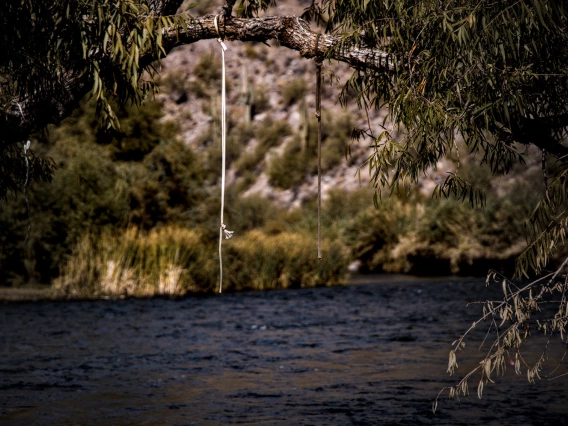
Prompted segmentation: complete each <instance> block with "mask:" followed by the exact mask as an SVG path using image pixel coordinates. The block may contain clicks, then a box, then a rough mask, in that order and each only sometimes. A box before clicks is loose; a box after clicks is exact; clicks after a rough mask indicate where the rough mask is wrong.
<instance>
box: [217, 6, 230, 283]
mask: <svg viewBox="0 0 568 426" xmlns="http://www.w3.org/2000/svg"><path fill="white" fill-rule="evenodd" d="M218 20H219V15H215V20H214V21H213V23H214V24H215V30H216V31H217V36H218V37H219V38H218V39H217V41H218V42H219V44H220V45H221V57H222V75H221V226H220V228H219V293H222V292H223V253H222V245H223V234H224V235H225V238H226V239H227V240H228V239H230V238H231V237H232V236H233V231H228V230H227V227H226V226H225V223H224V221H223V212H224V210H225V159H226V155H225V152H226V139H227V138H226V133H227V127H226V125H227V123H226V112H227V106H226V96H225V50H227V46H226V45H225V43H223V40H222V38H221V33H220V32H219V23H218Z"/></svg>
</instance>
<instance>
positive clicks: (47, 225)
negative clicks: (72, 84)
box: [0, 103, 208, 285]
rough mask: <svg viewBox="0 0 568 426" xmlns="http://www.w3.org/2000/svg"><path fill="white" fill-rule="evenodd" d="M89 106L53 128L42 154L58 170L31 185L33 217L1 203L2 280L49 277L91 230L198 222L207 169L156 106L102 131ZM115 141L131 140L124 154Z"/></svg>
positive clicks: (17, 201)
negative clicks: (115, 128) (50, 177)
mask: <svg viewBox="0 0 568 426" xmlns="http://www.w3.org/2000/svg"><path fill="white" fill-rule="evenodd" d="M94 108H95V107H94V105H93V104H92V103H85V104H83V105H82V106H81V108H80V109H79V110H78V111H77V113H76V114H75V115H74V116H73V117H71V118H69V119H68V120H66V121H65V122H64V123H63V124H62V125H61V126H59V127H58V128H55V129H53V130H52V132H51V134H50V139H51V141H50V142H49V144H51V148H50V149H49V150H48V151H47V152H46V153H44V154H43V155H45V156H49V157H51V158H52V159H53V160H52V161H53V162H54V164H56V165H57V167H58V169H57V170H56V172H55V173H54V176H53V181H52V183H51V184H49V185H48V184H37V183H36V184H35V185H33V186H31V187H30V188H29V191H28V195H29V199H30V212H31V218H30V219H28V216H27V210H26V205H25V201H24V200H23V198H22V197H18V198H14V199H11V200H9V201H8V202H6V203H3V204H0V229H1V230H2V232H0V241H1V251H0V266H1V267H0V270H1V271H2V272H0V279H2V281H3V282H5V283H8V284H11V285H19V284H22V283H23V282H26V281H29V280H32V281H39V282H42V283H47V282H50V280H51V279H52V278H54V277H56V276H57V275H58V274H59V272H60V267H61V265H62V264H63V263H64V261H65V258H66V256H67V255H69V253H70V251H71V249H72V248H73V246H74V245H75V244H76V242H77V241H78V240H79V239H81V238H82V237H83V236H84V235H85V234H86V233H89V232H91V231H92V232H96V230H97V229H101V228H104V227H109V226H110V227H111V228H113V229H119V228H121V227H124V226H126V224H127V223H129V222H130V223H133V224H137V225H138V226H139V227H142V228H152V227H154V226H156V225H157V224H160V223H164V222H176V223H181V224H184V225H191V224H194V223H195V222H196V220H197V219H196V216H195V210H196V208H197V206H198V205H200V204H201V203H202V202H203V200H204V199H205V198H206V197H207V194H208V193H207V189H206V188H205V187H204V184H203V182H204V179H205V172H204V170H203V166H202V165H201V163H200V161H199V160H198V158H197V157H196V156H195V154H194V153H193V152H192V151H191V150H190V149H189V148H188V147H187V146H185V145H184V144H182V143H180V142H178V141H176V140H175V139H174V138H173V134H174V133H173V131H172V129H171V128H170V126H168V125H164V124H162V122H161V120H160V118H161V109H160V105H159V104H156V103H149V105H147V106H144V107H142V108H140V109H134V110H126V111H125V112H124V113H123V118H124V124H125V125H124V126H123V127H122V129H121V130H120V131H111V133H108V132H104V133H103V132H101V131H100V129H99V128H98V122H97V120H96V119H95V116H94V114H93V112H94ZM140 129H143V133H144V135H141V134H139V131H140ZM118 141H122V142H124V141H129V142H130V144H129V145H127V147H128V148H129V149H130V151H129V152H128V155H127V154H126V153H125V150H122V149H120V148H121V147H122V146H124V145H122V146H121V145H120V144H119V143H118ZM145 141H150V143H148V145H145V144H146V142H145ZM136 146H138V147H144V146H147V149H144V150H141V149H140V148H137V149H136V148H135V147H136ZM136 153H140V155H136ZM142 154H145V155H144V156H143V155H142ZM130 157H131V158H130ZM122 159H128V160H131V161H122ZM139 160H140V161H139ZM28 224H31V228H30V234H29V238H28V239H27V243H26V245H25V246H24V245H23V242H24V241H25V240H26V234H27V228H28Z"/></svg>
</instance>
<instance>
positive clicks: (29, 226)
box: [20, 107, 32, 246]
mask: <svg viewBox="0 0 568 426" xmlns="http://www.w3.org/2000/svg"><path fill="white" fill-rule="evenodd" d="M20 111H22V108H21V107H20ZM30 144H31V141H29V140H28V141H26V142H25V143H24V158H25V159H26V181H25V182H24V199H25V200H26V210H27V212H28V231H27V232H26V238H25V239H24V246H25V245H26V243H27V242H28V238H30V231H31V229H32V217H31V215H30V200H29V199H28V194H27V191H26V190H27V188H28V182H29V180H30V162H29V160H28V150H29V149H30Z"/></svg>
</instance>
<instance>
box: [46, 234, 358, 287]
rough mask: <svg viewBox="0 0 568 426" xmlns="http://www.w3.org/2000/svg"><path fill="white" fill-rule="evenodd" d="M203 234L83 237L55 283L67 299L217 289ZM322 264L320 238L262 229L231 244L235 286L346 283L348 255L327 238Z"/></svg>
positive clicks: (229, 278) (228, 277)
mask: <svg viewBox="0 0 568 426" xmlns="http://www.w3.org/2000/svg"><path fill="white" fill-rule="evenodd" d="M204 240H205V238H202V236H201V234H200V233H198V232H197V231H194V230H190V229H186V228H181V227H175V226H167V227H162V228H158V229H154V230H151V231H149V232H143V231H140V230H138V229H137V228H134V227H132V228H129V229H128V230H126V231H125V232H123V233H121V234H118V235H117V233H116V232H114V233H113V232H112V231H111V230H103V231H102V232H100V233H89V234H87V235H86V236H84V237H83V238H82V239H81V240H80V241H79V243H78V244H77V246H76V247H75V250H74V252H73V254H72V256H71V257H70V259H69V261H68V262H67V264H66V265H65V266H64V267H63V269H62V273H61V275H60V277H59V278H58V279H56V280H55V282H54V285H53V288H54V291H55V292H56V294H59V295H67V296H68V297H101V296H114V297H116V296H137V297H148V296H154V295H169V296H180V295H184V294H187V293H192V292H211V291H214V289H215V288H216V285H217V280H218V276H219V271H218V263H217V262H218V258H217V250H216V247H214V246H212V245H211V244H207V243H204ZM324 249H325V253H326V256H325V257H324V260H323V261H318V260H317V259H316V256H315V242H314V239H313V238H311V237H308V236H305V235H300V234H291V233H282V234H279V235H275V236H266V235H264V234H262V233H260V232H258V231H251V232H249V233H246V234H243V235H241V236H238V237H237V238H235V239H234V240H231V241H227V242H226V243H225V245H224V252H225V255H224V277H225V283H224V288H225V290H228V291H240V290H264V289H276V288H289V287H312V286H323V285H334V284H340V283H342V282H344V280H345V276H346V272H347V263H348V258H347V256H346V255H345V249H344V247H343V246H342V245H341V244H339V243H331V242H329V241H326V242H325V244H324Z"/></svg>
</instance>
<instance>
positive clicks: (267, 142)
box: [235, 119, 291, 173]
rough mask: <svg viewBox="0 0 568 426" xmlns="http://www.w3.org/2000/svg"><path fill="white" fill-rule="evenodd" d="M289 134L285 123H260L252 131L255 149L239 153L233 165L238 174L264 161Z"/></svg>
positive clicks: (268, 121) (289, 131)
mask: <svg viewBox="0 0 568 426" xmlns="http://www.w3.org/2000/svg"><path fill="white" fill-rule="evenodd" d="M290 133H291V129H290V126H289V125H288V123H287V122H285V121H272V120H271V119H266V120H264V121H262V122H261V123H259V124H258V125H257V126H256V128H255V129H254V137H255V139H256V140H257V145H256V147H255V149H254V150H253V151H247V152H242V153H241V156H240V157H239V159H238V161H237V162H236V164H235V166H236V169H237V170H238V171H239V172H240V173H243V172H245V171H250V170H251V169H253V168H254V167H256V166H257V165H258V164H259V163H260V162H261V161H262V160H263V159H264V157H265V155H266V153H267V152H268V150H269V149H270V148H273V147H275V146H279V145H280V144H281V143H282V141H283V140H284V138H285V137H286V136H288V135H289V134H290Z"/></svg>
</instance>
